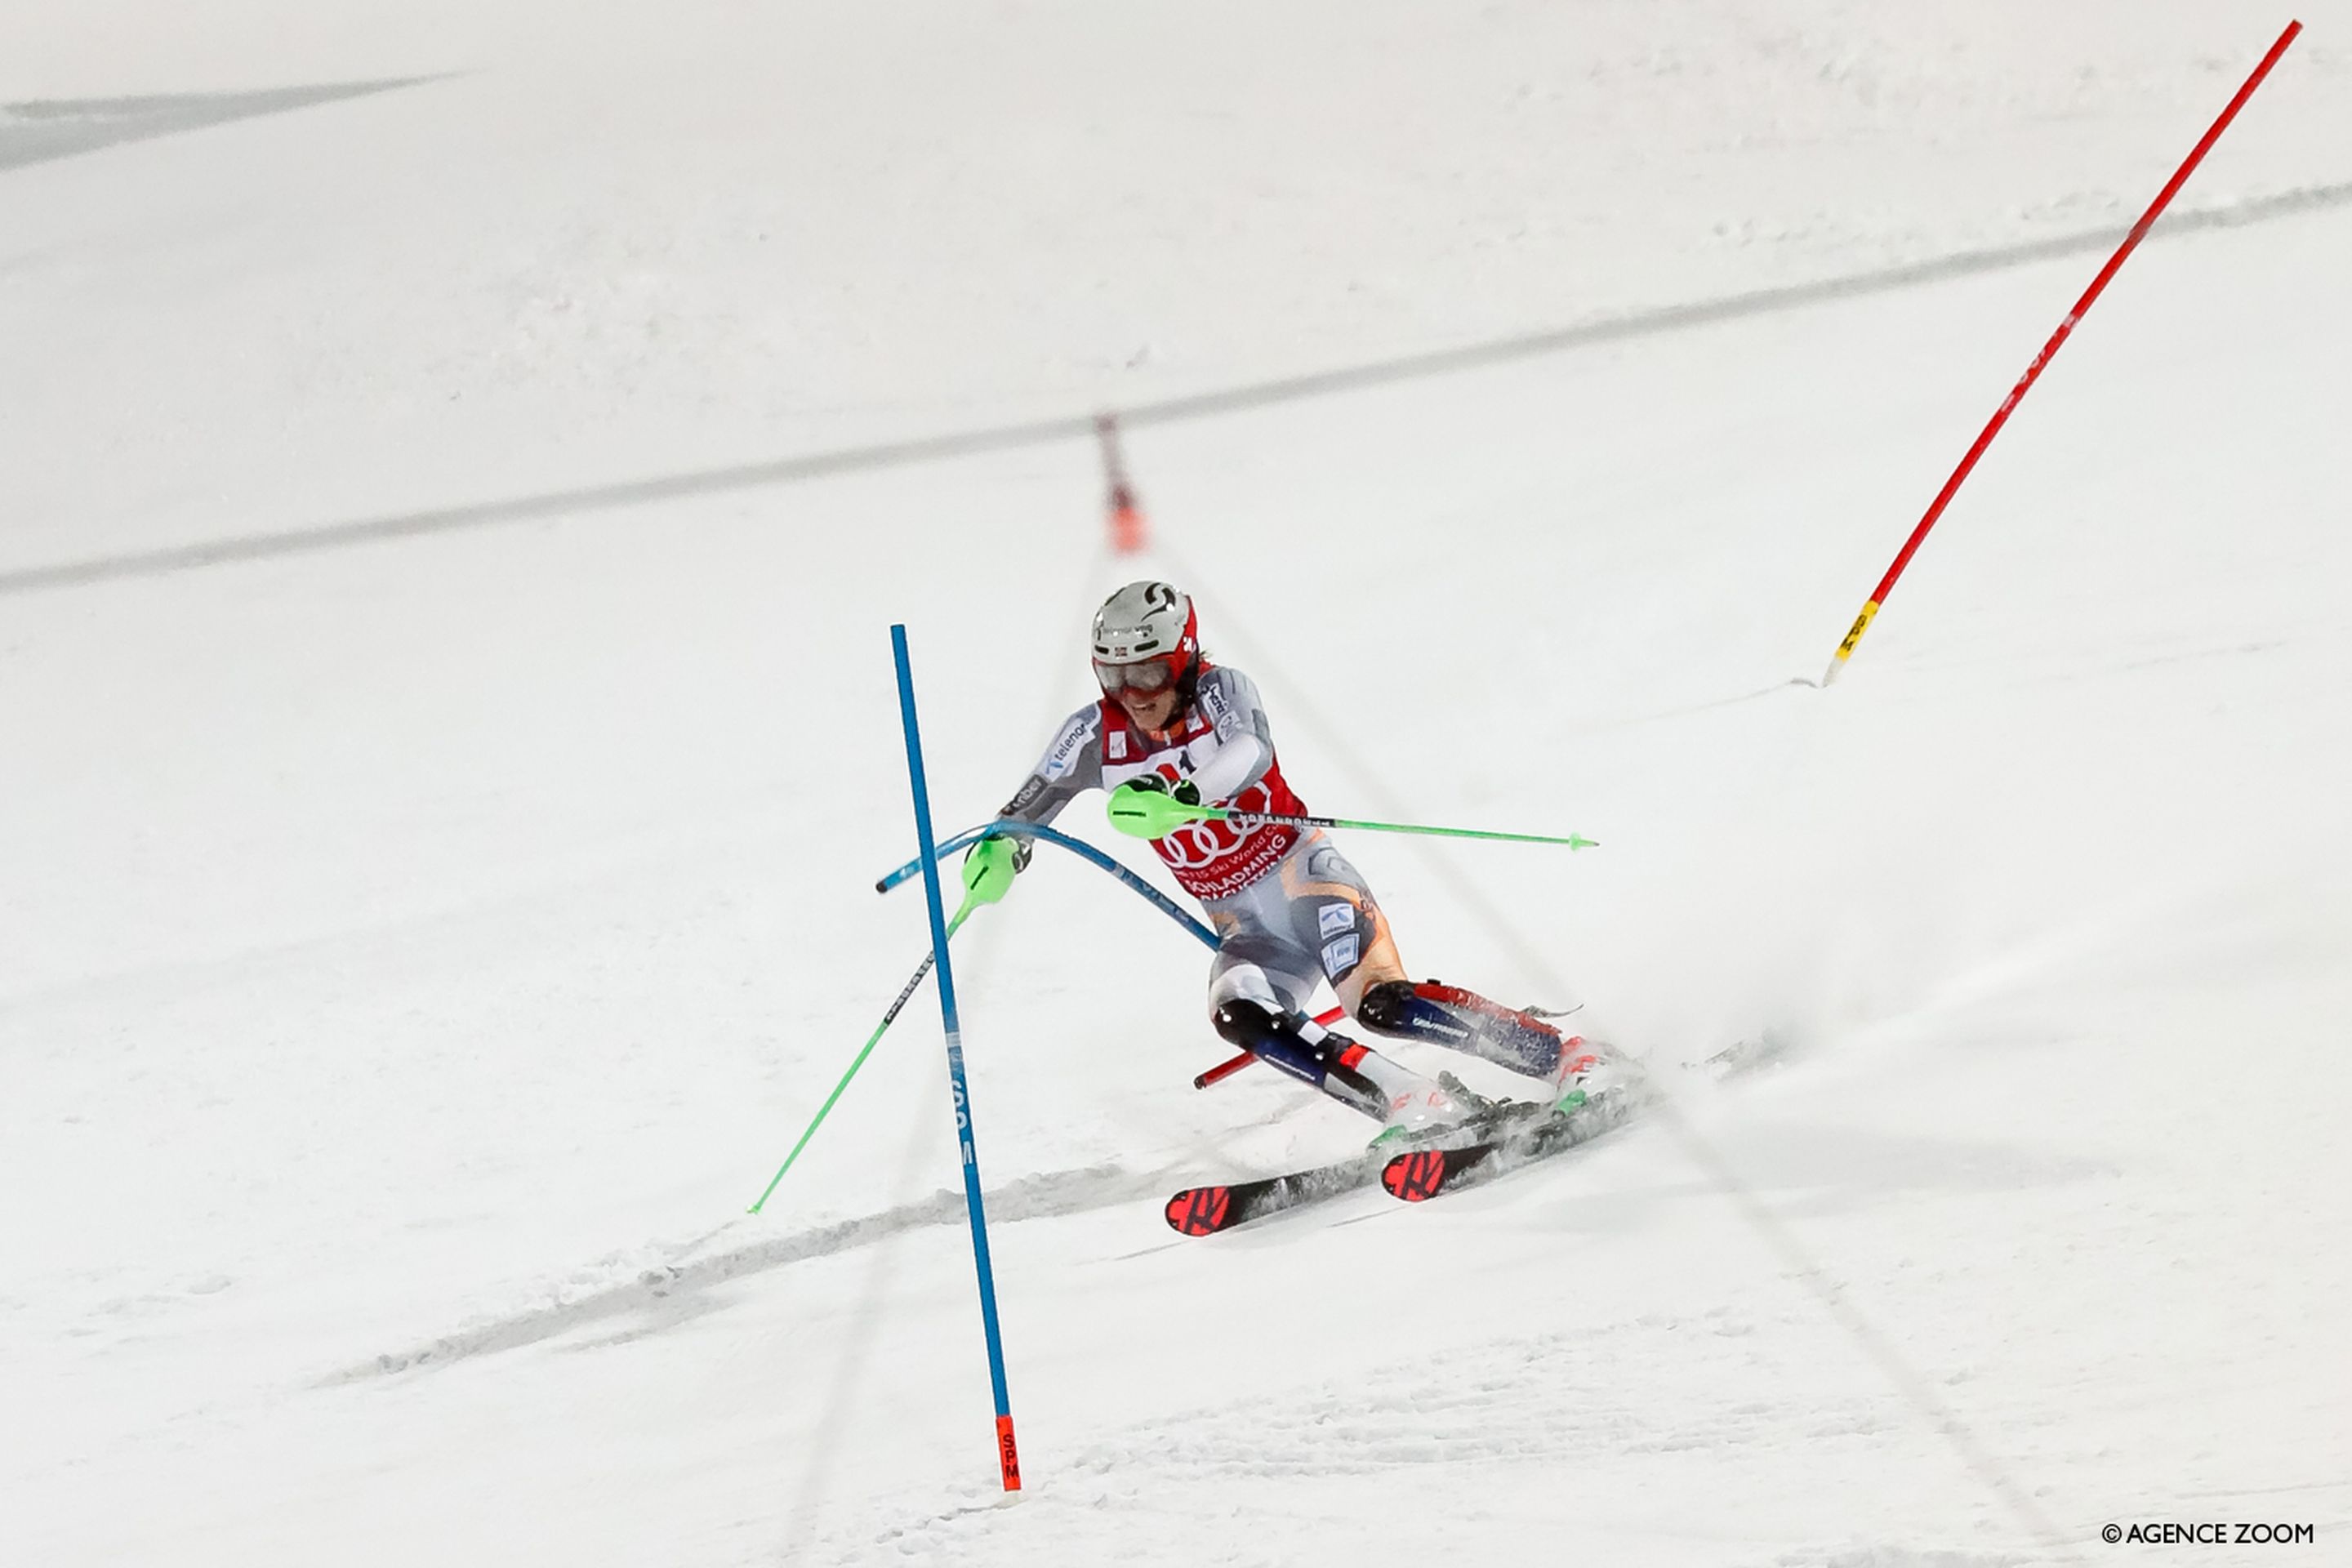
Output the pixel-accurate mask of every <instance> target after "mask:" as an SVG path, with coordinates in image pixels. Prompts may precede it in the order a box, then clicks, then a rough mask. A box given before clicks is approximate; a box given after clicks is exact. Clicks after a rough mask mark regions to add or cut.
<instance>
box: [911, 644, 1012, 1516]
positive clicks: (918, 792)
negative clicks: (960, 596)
mask: <svg viewBox="0 0 2352 1568" xmlns="http://www.w3.org/2000/svg"><path fill="white" fill-rule="evenodd" d="M890 654H891V657H892V658H894V659H896V660H897V661H898V715H899V719H900V721H902V722H903V723H904V724H905V726H906V730H907V777H908V780H909V781H910V782H911V783H912V784H914V787H915V840H916V842H917V844H918V845H919V846H920V847H921V849H922V852H923V899H924V902H925V903H926V904H927V905H928V906H929V910H930V917H931V956H932V957H933V958H934V959H935V960H937V963H935V964H934V965H933V970H934V972H935V973H937V974H938V975H939V979H940V1018H941V1019H942V1020H943V1021H944V1022H945V1023H946V1025H947V1032H948V1081H949V1083H950V1086H951V1087H952V1088H953V1089H954V1091H955V1117H956V1142H957V1143H958V1144H959V1145H960V1146H961V1149H962V1152H963V1205H964V1209H965V1212H966V1213H968V1214H969V1215H971V1259H972V1263H973V1266H974V1267H975V1268H978V1270H979V1272H980V1321H981V1326H982V1328H983V1329H985V1330H986V1331H987V1334H988V1379H989V1382H990V1384H992V1386H993V1388H994V1390H995V1393H996V1462H997V1467H998V1468H999V1469H1000V1470H1001V1471H1002V1472H1003V1477H1004V1489H1005V1490H1006V1491H1008V1492H1017V1491H1019V1490H1020V1489H1021V1456H1020V1451H1019V1450H1018V1449H1017V1448H1015V1447H1013V1396H1012V1395H1011V1394H1008V1393H1006V1392H1005V1387H1004V1342H1003V1337H1002V1336H1001V1335H1000V1334H999V1333H998V1332H997V1328H996V1275H995V1271H994V1270H993V1269H992V1268H990V1267H989V1262H988V1215H987V1211H986V1210H985V1209H984V1208H983V1207H982V1203H981V1197H980V1152H979V1150H978V1149H977V1148H976V1147H975V1146H974V1143H973V1139H972V1129H971V1092H970V1090H969V1089H968V1087H967V1085H966V1083H965V1080H964V1072H963V1026H962V1025H961V1023H960V1022H959V1021H958V1019H957V1016H956V999H955V976H954V974H953V973H951V972H950V970H949V967H948V917H947V906H946V905H945V904H944V903H943V902H942V901H941V900H940V851H939V846H938V845H936V844H934V843H933V842H932V841H931V792H930V786H929V784H926V783H925V782H924V776H923V738H922V736H921V734H920V733H919V731H918V730H917V729H916V725H915V675H914V670H913V669H912V668H911V667H909V665H908V662H907V628H906V627H905V626H903V625H901V626H892V627H891V628H890Z"/></svg>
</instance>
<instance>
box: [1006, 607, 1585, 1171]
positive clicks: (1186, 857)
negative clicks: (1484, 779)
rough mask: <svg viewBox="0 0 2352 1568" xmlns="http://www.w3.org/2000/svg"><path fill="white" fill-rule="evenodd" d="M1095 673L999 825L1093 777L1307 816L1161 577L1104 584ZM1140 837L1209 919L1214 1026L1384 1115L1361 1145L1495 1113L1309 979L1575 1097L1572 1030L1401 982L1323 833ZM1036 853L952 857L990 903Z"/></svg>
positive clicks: (1273, 829)
mask: <svg viewBox="0 0 2352 1568" xmlns="http://www.w3.org/2000/svg"><path fill="white" fill-rule="evenodd" d="M1094 668H1095V678H1096V679H1097V683H1098V684H1099V685H1100V686H1101V688H1102V700H1100V701H1099V702H1095V703H1090V704H1088V705H1087V707H1085V708H1082V709H1080V710H1078V711H1077V712H1076V713H1074V714H1072V715H1071V716H1070V718H1069V720H1068V721H1067V722H1066V723H1065V724H1064V725H1063V726H1062V728H1061V731H1060V732H1059V733H1057V734H1056V735H1055V737H1054V742H1053V744H1052V745H1051V746H1049V747H1047V748H1046V751H1045V757H1044V759H1043V760H1042V761H1040V762H1039V763H1038V764H1037V767H1036V770H1035V771H1034V772H1033V773H1031V774H1030V775H1029V777H1028V779H1027V780H1026V781H1025V782H1024V784H1022V785H1021V788H1020V789H1019V791H1018V792H1016V793H1015V794H1014V795H1013V798H1012V800H1011V801H1009V802H1008V803H1006V805H1005V806H1004V808H1003V810H1002V811H1000V812H999V813H998V814H997V816H998V820H999V821H1014V822H1027V823H1045V822H1051V821H1052V820H1053V819H1054V817H1055V816H1056V815H1057V814H1059V813H1060V811H1061V809H1062V808H1063V807H1064V806H1065V805H1068V804H1069V802H1070V801H1071V800H1072V799H1074V798H1075V797H1076V795H1079V794H1080V793H1081V792H1082V791H1085V790H1089V789H1103V790H1109V791H1112V792H1113V794H1114V795H1115V796H1116V795H1117V794H1118V793H1119V792H1130V791H1149V792H1155V793H1158V792H1165V793H1168V794H1171V795H1174V796H1175V798H1176V799H1178V800H1180V801H1181V802H1183V803H1185V804H1187V805H1217V806H1224V807H1228V808H1230V809H1231V810H1232V811H1234V812H1235V813H1242V814H1246V813H1253V812H1257V813H1268V814H1273V815H1276V816H1303V815H1305V814H1306V810H1307V808H1306V806H1305V805H1304V804H1303V803H1302V802H1301V801H1300V800H1299V798H1298V796H1297V795H1294V794H1293V793H1292V792H1291V788H1290V785H1289V784H1288V783H1287V781H1286V780H1285V779H1284V778H1283V776H1282V766H1281V763H1279V762H1278V761H1277V760H1276V756H1275V751H1274V738H1273V734H1272V731H1270V730H1269V728H1268V726H1267V723H1266V716H1265V709H1264V708H1263V707H1262V706H1261V705H1260V703H1259V701H1258V694H1257V688H1256V687H1255V685H1253V684H1252V683H1251V681H1250V679H1249V678H1248V677H1247V676H1245V675H1244V674H1242V673H1241V672H1240V671H1239V670H1236V669H1233V668H1228V667H1225V666H1222V665H1216V664H1212V663H1210V662H1209V661H1208V659H1207V658H1204V657H1203V656H1202V652H1201V644H1200V626H1199V621H1198V617H1197V616H1196V615H1195V614H1194V611H1193V607H1192V599H1191V598H1190V597H1189V596H1188V595H1185V594H1183V593H1181V592H1180V591H1178V590H1177V589H1176V588H1174V587H1171V585H1170V584H1166V583H1150V582H1147V583H1130V584H1128V585H1127V586H1126V587H1124V588H1121V589H1119V590H1118V592H1117V593H1115V594H1113V595H1111V596H1110V597H1109V598H1108V599H1106V600H1105V601H1104V602H1103V605H1102V608H1100V609H1099V610H1097V611H1096V612H1095V618H1094ZM1151 847H1152V848H1153V849H1154V850H1155V851H1157V852H1158V854H1159V856H1160V859H1161V860H1163V861H1165V862H1166V863H1167V865H1168V867H1169V868H1170V869H1171V871H1173V872H1174V873H1175V876H1176V879H1177V881H1178V882H1180V883H1181V884H1182V885H1183V887H1184V889H1185V891H1187V892H1189V893H1191V894H1192V896H1193V897H1194V898H1196V899H1198V900H1201V905H1202V910H1203V911H1204V912H1206V914H1207V915H1208V917H1209V921H1210V924H1211V926H1212V928H1213V930H1214V931H1215V932H1216V935H1217V941H1218V946H1217V954H1216V957H1215V958H1214V959H1213V960H1212V961H1211V963H1210V966H1209V1016H1210V1017H1211V1019H1212V1020H1213V1023H1214V1024H1215V1026H1216V1030H1217V1033H1218V1034H1219V1035H1221V1036H1223V1037H1224V1038H1225V1039H1226V1040H1228V1041H1230V1042H1232V1043H1233V1044H1234V1045H1235V1046H1238V1047H1243V1048H1244V1049H1246V1050H1248V1051H1251V1052H1253V1053H1254V1054H1255V1055H1256V1056H1257V1057H1259V1058H1262V1059H1263V1060H1265V1061H1267V1062H1270V1063H1272V1064H1273V1065H1274V1066H1275V1067H1276V1068H1280V1069H1281V1070H1282V1071H1284V1072H1286V1073H1288V1074H1290V1075H1291V1076H1292V1077H1294V1078H1297V1079H1302V1080H1304V1081H1306V1082H1307V1083H1310V1084H1313V1085H1314V1086H1315V1087H1316V1088H1318V1089H1321V1090H1322V1091H1323V1092H1324V1093H1325V1094H1327V1095H1329V1096H1330V1097H1331V1098H1332V1099H1334V1100H1339V1101H1340V1102H1341V1103H1342V1104H1345V1105H1349V1106H1351V1107H1353V1108H1354V1109H1356V1110H1360V1111H1362V1112H1364V1113H1365V1114H1366V1115H1368V1116H1370V1117H1373V1118H1374V1119H1376V1120H1378V1121H1381V1123H1382V1127H1381V1132H1380V1134H1379V1136H1377V1137H1376V1138H1374V1139H1373V1142H1374V1143H1375V1144H1380V1143H1382V1142H1391V1141H1394V1142H1409V1143H1415V1144H1418V1143H1423V1142H1444V1139H1445V1135H1446V1134H1448V1133H1451V1132H1454V1131H1457V1130H1459V1129H1462V1128H1464V1127H1465V1126H1467V1125H1469V1124H1471V1123H1473V1122H1477V1121H1491V1120H1492V1119H1493V1118H1494V1116H1495V1115H1496V1113H1497V1108H1496V1104H1495V1102H1491V1101H1487V1100H1483V1099H1482V1098H1481V1097H1479V1096H1477V1095H1475V1094H1473V1093H1471V1092H1470V1091H1469V1090H1467V1089H1464V1088H1463V1087H1462V1086H1461V1084H1460V1083H1459V1081H1458V1080H1455V1079H1453V1078H1452V1076H1451V1075H1450V1074H1449V1075H1444V1077H1445V1079H1446V1081H1445V1082H1444V1083H1442V1084H1441V1083H1437V1082H1433V1081H1432V1080H1430V1079H1426V1078H1423V1076H1421V1075H1420V1074H1419V1073H1416V1072H1413V1071H1412V1070H1411V1069H1410V1068H1406V1067H1404V1066H1403V1065H1402V1063H1399V1062H1396V1061H1394V1060H1391V1058H1387V1057H1384V1056H1382V1055H1381V1054H1380V1053H1379V1052H1377V1051H1374V1050H1371V1049H1370V1048H1369V1047H1365V1046H1363V1045H1361V1044H1360V1043H1359V1042H1357V1041H1355V1040H1353V1039H1351V1038H1349V1037H1347V1036H1346V1035H1342V1034H1339V1033H1338V1032H1336V1031H1334V1030H1330V1029H1327V1028H1324V1027H1322V1026H1319V1025H1318V1024H1317V1023H1315V1022H1314V1020H1313V1019H1312V1018H1311V1017H1310V1016H1308V1014H1307V1004H1308V1002H1309V1000H1310V999H1311V998H1312V996H1313V994H1314V992H1315V986H1316V983H1317V982H1318V980H1322V981H1328V982H1329V984H1330V986H1331V989H1332V991H1333V992H1334V993H1335V994H1337V995H1338V996H1339V1004H1340V1005H1341V1006H1342V1007H1344V1008H1345V1009H1346V1010H1347V1011H1348V1012H1349V1014H1351V1015H1353V1016H1354V1017H1355V1019H1356V1021H1357V1022H1358V1023H1360V1024H1361V1025H1362V1026H1364V1027H1365V1028H1367V1029H1370V1030H1371V1031H1373V1032H1375V1033H1377V1034H1381V1035H1389V1036H1393V1037H1398V1038H1401V1039H1409V1040H1423V1041H1427V1042H1430V1043H1432V1044H1434V1045H1440V1046H1445V1047H1451V1048H1453V1049H1454V1050H1458V1051H1464V1052H1466V1053H1468V1054H1470V1055H1472V1056H1475V1057H1479V1058H1483V1059H1485V1060H1487V1061H1491V1062H1496V1063H1498V1064H1499V1065H1501V1066H1503V1067H1506V1068H1510V1069H1511V1070H1512V1071H1514V1072H1517V1073H1522V1074H1525V1075H1527V1076H1528V1077H1530V1078H1535V1079H1542V1080H1543V1081H1545V1082H1546V1083H1547V1084H1549V1085H1550V1086H1551V1087H1552V1097H1553V1099H1554V1100H1558V1101H1559V1103H1560V1104H1562V1105H1563V1106H1567V1105H1572V1104H1575V1103H1577V1102H1579V1101H1580V1100H1581V1099H1582V1098H1583V1096H1582V1092H1581V1087H1580V1086H1581V1085H1582V1082H1583V1080H1584V1079H1585V1077H1586V1075H1587V1074H1589V1073H1590V1072H1591V1070H1592V1068H1593V1066H1594V1058H1593V1056H1592V1054H1591V1052H1590V1051H1588V1050H1587V1049H1585V1047H1584V1042H1583V1041H1582V1040H1580V1039H1578V1038H1576V1037H1572V1036H1570V1037H1562V1035H1561V1034H1560V1032H1559V1030H1558V1029H1556V1028H1554V1027H1552V1026H1550V1025H1549V1024H1547V1023H1545V1022H1544V1021H1543V1020H1542V1019H1541V1018H1539V1017H1537V1016H1533V1015H1531V1014H1528V1013H1526V1012H1522V1011H1519V1010H1517V1009H1515V1008H1510V1007H1505V1006H1502V1005H1498V1004H1496V1003H1494V1002H1490V1001H1488V1000H1486V998H1485V997H1483V996H1480V995H1478V994H1475V993H1474V992H1469V991H1465V990H1462V989H1460V988H1459V987H1456V986H1452V985H1447V984H1443V983H1441V982H1438V981H1434V980H1431V981H1423V982H1418V983H1416V982H1414V981H1412V980H1411V979H1409V978H1407V977H1406V973H1405V968H1404V963H1403V962H1402V960H1401V959H1400V958H1399V957H1398V956H1397V949H1396V942H1395V940H1394V938H1393V937H1392V936H1391V934H1390V931H1389V922H1388V918H1387V916H1386V915H1385V914H1383V913H1382V912H1381V908H1380V906H1379V904H1377V903H1376V902H1374V901H1373V899H1372V893H1371V889H1370V888H1369V887H1367V886H1366V885H1365V883H1364V879H1363V878H1362V877H1361V876H1360V875H1359V874H1358V872H1357V870H1356V868H1354V867H1353V866H1351V865H1349V863H1348V860H1347V858H1346V857H1344V856H1342V855H1341V854H1340V853H1339V849H1338V848H1337V847H1334V846H1333V845H1332V844H1330V843H1329V842H1328V840H1327V839H1326V838H1325V837H1324V836H1323V833H1322V830H1321V829H1319V828H1311V827H1307V828H1302V827H1298V826H1291V825H1288V824H1281V823H1265V822H1258V823H1253V822H1250V821H1248V820H1246V818H1245V817H1244V818H1241V819H1218V818H1203V819H1201V820H1197V821H1193V822H1190V823H1187V824H1185V825H1184V826H1181V827H1178V828H1177V829H1175V830H1174V831H1172V832H1171V833H1169V834H1168V835H1167V836H1166V837H1160V838H1155V839H1153V840H1152V841H1151ZM1030 848H1031V846H1030V843H1029V841H1028V840H1027V839H1025V838H1016V837H1010V836H1007V837H990V838H983V839H982V840H981V841H980V842H979V843H977V844H975V845H973V846H972V847H971V850H970V851H969V852H968V853H967V854H966V856H965V858H964V862H963V881H964V887H965V889H966V890H967V891H968V892H969V893H970V894H971V896H972V898H973V900H975V901H977V902H980V903H992V902H994V901H995V900H999V899H1001V898H1003V896H1004V894H1005V892H1006V891H1007V890H1008V889H1010V888H1011V887H1012V885H1013V877H1014V875H1015V874H1016V873H1017V872H1018V871H1019V870H1020V869H1021V868H1023V867H1024V866H1026V865H1027V864H1028V862H1029V853H1030ZM1508 1109H1509V1110H1512V1111H1519V1112H1532V1111H1535V1110H1540V1109H1541V1108H1540V1107H1535V1106H1525V1105H1516V1106H1511V1107H1509V1108H1508Z"/></svg>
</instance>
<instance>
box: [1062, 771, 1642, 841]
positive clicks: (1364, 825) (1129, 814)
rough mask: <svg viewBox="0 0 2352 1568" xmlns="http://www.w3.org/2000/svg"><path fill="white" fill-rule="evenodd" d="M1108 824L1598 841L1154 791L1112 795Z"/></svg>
mask: <svg viewBox="0 0 2352 1568" xmlns="http://www.w3.org/2000/svg"><path fill="white" fill-rule="evenodd" d="M1107 809H1108V812H1109V815H1110V825H1111V826H1113V827H1116V828H1118V830H1119V831H1120V832H1121V833H1125V834H1129V835H1131V836H1132V837H1137V838H1164V837H1167V836H1168V835H1169V834H1171V833H1173V832H1175V831H1176V829H1178V828H1180V827H1181V826H1184V825H1185V824H1186V823H1188V822H1202V821H1207V822H1224V821H1234V822H1242V823H1251V822H1275V823H1283V824H1286V825H1287V826H1292V827H1353V828H1359V829H1362V830H1364V831H1367V832H1371V833H1421V834H1427V835H1430V836H1431V837H1438V838H1492V839H1499V840H1501V841H1503V842H1506V843H1510V844H1560V845H1565V846H1567V847H1569V848H1570V849H1591V848H1594V847H1597V846H1598V841H1597V840H1595V839H1591V838H1587V837H1583V836H1582V835H1580V834H1575V833H1571V834H1570V835H1569V836H1568V837H1565V838H1562V837H1557V836H1555V835H1552V834H1549V833H1496V832H1492V831H1490V830H1487V829H1485V828H1477V827H1423V826H1418V825H1416V824H1413V823H1410V822H1360V821H1356V820H1354V819H1352V818H1349V817H1345V816H1287V815H1285V814H1283V813H1280V812H1264V811H1232V810H1228V809H1227V808H1226V807H1224V806H1221V805H1186V804H1185V803H1184V802H1182V801H1181V800H1178V799H1177V798H1176V797H1175V796H1174V795H1164V794H1162V793H1160V791H1158V790H1139V789H1129V788H1127V787H1126V786H1124V785H1122V786H1121V787H1119V788H1118V789H1116V790H1114V791H1112V792H1111V797H1110V804H1109V806H1108V808H1107Z"/></svg>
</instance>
